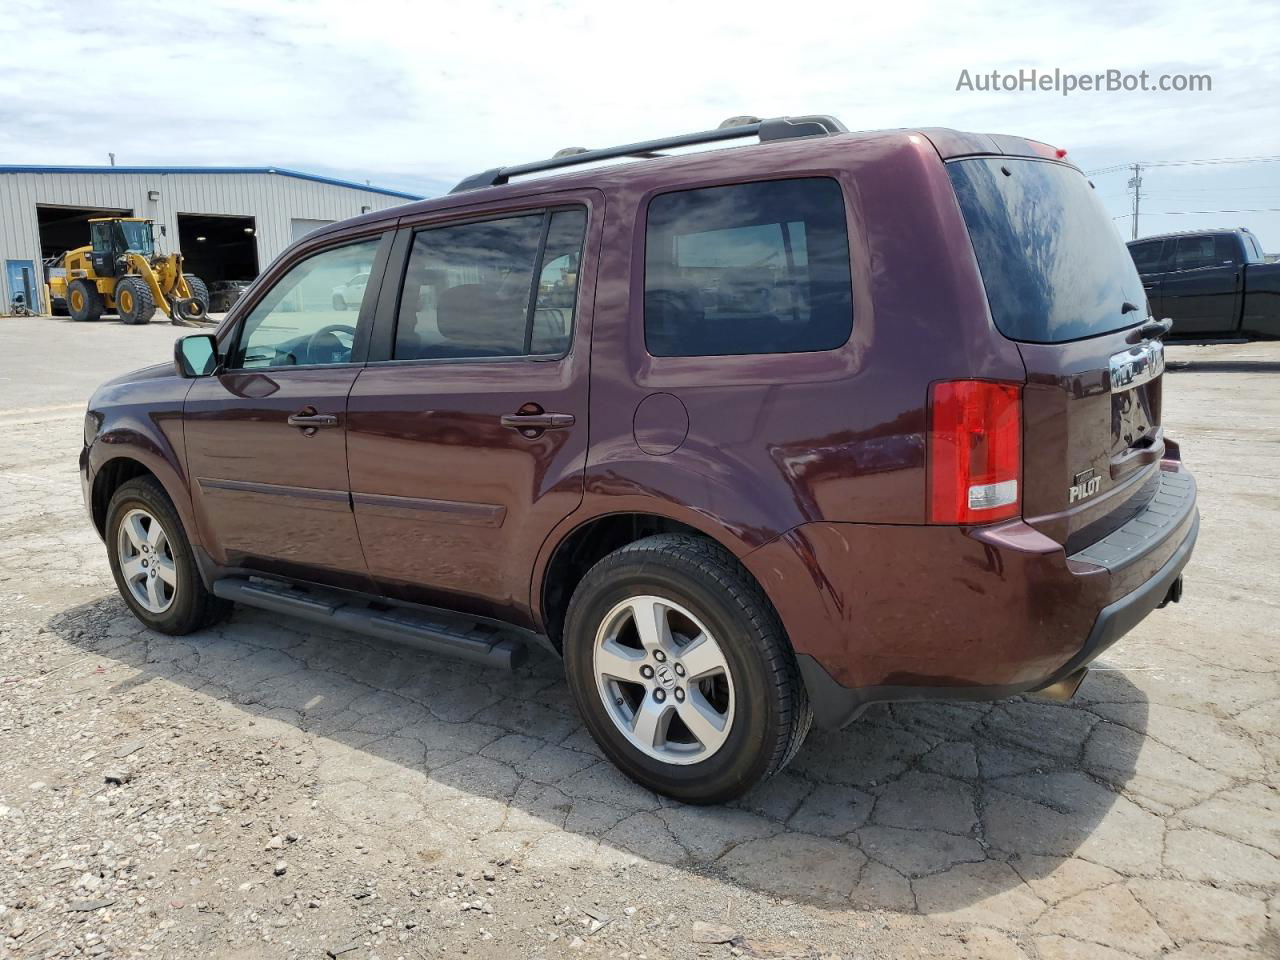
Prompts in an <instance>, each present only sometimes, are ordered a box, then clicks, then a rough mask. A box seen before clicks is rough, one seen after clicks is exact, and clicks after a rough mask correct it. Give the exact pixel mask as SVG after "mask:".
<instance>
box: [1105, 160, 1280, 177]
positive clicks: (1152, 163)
mask: <svg viewBox="0 0 1280 960" xmlns="http://www.w3.org/2000/svg"><path fill="white" fill-rule="evenodd" d="M1221 163H1280V157H1209V158H1206V159H1204V160H1141V161H1139V164H1138V165H1139V166H1143V167H1200V166H1210V165H1215V164H1221ZM1133 166H1134V165H1133V164H1132V163H1117V164H1114V165H1113V166H1110V167H1099V168H1098V169H1096V170H1086V171H1085V172H1084V173H1085V176H1086V177H1096V176H1100V175H1102V174H1104V173H1118V172H1119V171H1121V170H1132V169H1133Z"/></svg>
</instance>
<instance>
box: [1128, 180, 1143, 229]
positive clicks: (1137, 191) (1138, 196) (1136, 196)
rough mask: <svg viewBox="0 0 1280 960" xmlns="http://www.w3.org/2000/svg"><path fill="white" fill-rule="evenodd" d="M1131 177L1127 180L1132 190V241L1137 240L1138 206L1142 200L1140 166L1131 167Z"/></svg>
mask: <svg viewBox="0 0 1280 960" xmlns="http://www.w3.org/2000/svg"><path fill="white" fill-rule="evenodd" d="M1132 170H1133V176H1132V177H1130V178H1129V186H1130V187H1132V188H1133V239H1134V240H1137V239H1138V204H1139V202H1140V201H1141V200H1142V164H1140V163H1135V164H1134V165H1133V167H1132Z"/></svg>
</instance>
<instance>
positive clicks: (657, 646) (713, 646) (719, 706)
mask: <svg viewBox="0 0 1280 960" xmlns="http://www.w3.org/2000/svg"><path fill="white" fill-rule="evenodd" d="M592 667H593V671H594V673H595V677H596V687H597V689H598V691H599V693H600V697H601V699H602V700H603V702H604V706H605V711H606V712H607V713H608V715H609V718H610V719H611V720H612V721H613V724H614V726H615V727H617V729H618V731H619V732H620V733H621V734H622V735H623V736H624V737H625V738H626V739H627V741H628V742H629V743H630V744H631V745H632V746H633V747H635V748H636V749H637V750H639V751H640V752H642V753H644V754H645V755H647V756H649V757H652V758H654V759H655V760H660V761H662V762H663V763H672V764H690V763H699V762H701V761H703V760H706V759H707V758H708V757H710V756H712V755H713V754H714V753H715V752H716V751H718V750H719V749H720V748H721V747H722V746H724V743H725V741H726V740H727V739H728V737H729V731H730V729H731V728H732V726H733V714H734V690H733V676H732V674H731V672H730V670H729V663H728V660H727V659H726V658H725V655H724V651H723V650H722V649H721V647H720V644H719V641H717V640H716V638H715V637H714V636H712V634H711V631H709V630H708V629H707V628H706V627H705V626H704V625H703V624H702V623H701V622H700V621H699V620H698V618H697V617H695V616H694V615H693V614H692V613H691V612H690V611H689V610H687V609H686V608H685V607H683V606H681V605H680V604H678V603H676V602H675V601H673V600H668V599H665V598H663V597H655V596H637V597H631V598H629V599H627V600H624V601H623V602H622V603H619V604H618V605H617V606H615V607H614V608H613V609H612V610H610V611H609V613H608V614H607V615H606V616H605V617H604V619H603V620H602V621H601V624H600V629H599V630H598V631H597V632H596V639H595V646H594V651H593V657H592Z"/></svg>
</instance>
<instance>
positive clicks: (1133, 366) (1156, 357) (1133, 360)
mask: <svg viewBox="0 0 1280 960" xmlns="http://www.w3.org/2000/svg"><path fill="white" fill-rule="evenodd" d="M1110 366H1111V392H1112V393H1122V392H1124V391H1125V390H1131V389H1133V388H1134V387H1138V386H1141V385H1142V384H1144V383H1146V382H1147V381H1149V380H1154V379H1155V378H1156V377H1158V376H1160V374H1162V373H1164V344H1163V343H1161V342H1160V341H1159V340H1151V341H1149V342H1148V343H1144V344H1142V345H1141V346H1138V347H1134V348H1133V349H1131V350H1125V351H1123V352H1122V353H1117V354H1115V355H1113V356H1112V357H1111V363H1110Z"/></svg>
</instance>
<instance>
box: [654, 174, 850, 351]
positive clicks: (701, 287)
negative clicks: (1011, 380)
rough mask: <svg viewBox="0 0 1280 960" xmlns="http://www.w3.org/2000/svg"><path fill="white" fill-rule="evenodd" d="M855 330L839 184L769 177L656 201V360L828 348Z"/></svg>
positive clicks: (842, 341)
mask: <svg viewBox="0 0 1280 960" xmlns="http://www.w3.org/2000/svg"><path fill="white" fill-rule="evenodd" d="M852 329H853V285H852V281H851V278H850V273H849V236H848V230H847V228H846V225H845V213H844V197H843V195H842V194H841V191H840V185H839V184H837V183H836V182H835V181H834V180H831V179H827V178H813V179H803V180H772V181H764V182H759V183H744V184H736V185H733V186H724V187H708V188H705V189H701V190H686V191H682V192H680V193H667V194H662V195H661V196H658V197H655V198H654V199H653V201H652V202H651V203H650V204H649V216H648V224H647V228H646V234H645V273H644V330H645V345H646V347H647V348H648V350H649V353H650V354H652V355H653V356H656V357H705V356H726V355H737V354H760V353H804V352H812V351H816V350H833V349H835V348H836V347H839V346H841V345H842V344H844V343H845V341H847V340H848V339H849V334H850V332H851V331H852Z"/></svg>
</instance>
